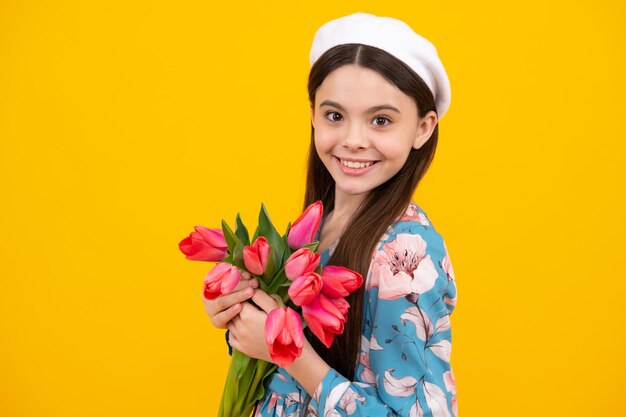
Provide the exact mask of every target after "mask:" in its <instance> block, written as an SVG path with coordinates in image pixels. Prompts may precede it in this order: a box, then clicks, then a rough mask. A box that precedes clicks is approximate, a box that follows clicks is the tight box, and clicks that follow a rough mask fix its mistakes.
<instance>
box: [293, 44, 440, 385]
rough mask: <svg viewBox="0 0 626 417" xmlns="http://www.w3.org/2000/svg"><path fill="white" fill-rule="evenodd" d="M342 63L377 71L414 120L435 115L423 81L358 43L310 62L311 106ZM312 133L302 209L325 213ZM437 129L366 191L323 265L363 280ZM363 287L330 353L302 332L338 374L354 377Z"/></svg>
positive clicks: (326, 181) (324, 187)
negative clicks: (413, 109) (316, 206)
mask: <svg viewBox="0 0 626 417" xmlns="http://www.w3.org/2000/svg"><path fill="white" fill-rule="evenodd" d="M346 64H356V65H359V66H361V67H364V68H369V69H372V70H374V71H377V72H378V73H379V74H380V75H381V76H383V77H384V78H385V79H387V80H388V81H389V82H391V83H392V84H394V85H396V86H397V87H398V88H399V89H400V90H401V91H402V92H404V93H405V94H407V95H409V96H410V97H413V99H414V100H415V102H416V104H417V108H418V114H419V117H420V118H421V117H424V116H425V115H426V114H427V113H428V112H429V111H435V112H436V108H435V100H434V97H433V94H432V92H431V90H430V89H429V88H428V86H427V84H426V83H425V82H424V80H423V79H422V78H421V77H419V76H418V75H417V74H416V73H415V71H413V70H412V69H411V68H410V67H409V66H408V65H406V64H405V63H404V62H402V61H400V60H399V59H397V58H396V57H394V56H392V55H391V54H389V53H388V52H386V51H384V50H382V49H379V48H376V47H373V46H369V45H363V44H356V43H351V44H342V45H337V46H335V47H333V48H331V49H329V50H328V51H326V52H325V53H324V54H323V55H322V56H321V57H319V59H318V60H317V61H316V62H315V64H314V65H313V67H312V68H311V72H310V73H309V82H308V91H309V100H310V102H311V106H314V105H315V94H316V92H317V89H318V88H319V87H320V85H321V84H322V82H323V81H324V79H325V78H326V77H327V76H328V75H329V74H330V73H331V72H332V71H334V70H336V69H337V68H339V67H341V66H342V65H346ZM314 134H315V129H314V128H313V125H312V124H311V144H310V147H309V156H308V167H307V181H306V191H305V196H304V205H303V207H304V208H306V207H307V206H308V205H309V204H311V203H313V202H315V201H317V200H322V203H323V204H324V211H325V212H326V213H328V212H330V211H331V210H332V209H333V207H334V202H335V180H333V177H332V176H331V175H330V173H329V172H328V170H327V169H326V167H325V166H324V164H323V163H322V161H321V159H320V158H319V156H318V154H317V150H316V148H315V141H314ZM438 136H439V125H438V124H437V126H435V128H434V130H433V133H432V135H431V137H430V138H429V139H428V140H427V141H426V143H425V144H424V145H422V146H421V147H420V148H419V149H415V148H411V151H410V153H409V156H408V158H407V160H406V162H405V164H404V166H403V167H402V168H401V169H400V171H399V172H398V173H397V174H396V175H394V176H393V177H392V178H390V179H389V180H388V181H387V182H385V183H383V184H381V185H379V186H378V187H376V188H374V189H373V190H371V191H370V192H369V193H368V195H367V196H366V197H365V198H364V199H363V201H362V203H361V205H360V206H359V207H358V208H357V210H356V212H355V213H354V215H353V216H352V217H351V219H350V220H349V221H348V225H347V226H346V228H345V230H344V232H343V234H342V236H341V239H340V240H339V243H338V244H337V246H336V247H335V250H334V252H333V255H332V256H331V257H330V259H329V261H328V265H342V266H345V267H347V268H350V269H352V270H355V271H358V272H359V273H360V274H361V275H362V276H363V278H364V279H366V277H367V274H368V270H369V266H370V262H371V260H372V255H373V254H374V250H375V245H376V243H377V242H378V241H379V240H380V238H381V237H382V235H383V234H384V232H385V230H386V229H387V228H388V227H389V226H390V225H391V224H392V223H393V221H394V220H395V219H397V218H398V217H399V216H400V215H401V214H402V212H403V211H404V210H405V209H406V207H407V206H408V205H409V203H410V202H411V198H412V195H413V193H414V191H415V189H416V187H417V184H418V183H419V181H420V180H421V179H422V177H423V176H424V174H425V173H426V170H427V169H428V167H429V166H430V163H431V161H432V159H433V157H434V156H435V150H436V148H437V139H438ZM364 294H365V284H364V285H362V286H361V288H359V290H357V291H356V292H354V293H352V294H350V295H349V296H348V298H347V301H348V302H349V303H350V310H349V313H348V319H347V322H346V324H345V330H344V332H343V334H341V335H339V336H336V337H335V340H334V342H333V344H332V345H331V347H330V349H329V348H326V346H324V345H323V344H322V343H321V342H320V341H319V340H317V338H316V337H315V336H314V335H313V334H312V333H311V331H310V330H309V329H308V328H306V329H305V334H306V336H307V339H308V340H309V341H310V343H311V345H312V346H313V348H314V349H315V351H316V352H317V353H318V354H319V355H320V356H321V357H322V358H323V359H324V360H325V361H326V362H327V363H328V364H329V365H330V366H331V367H333V368H334V369H336V370H337V371H338V372H339V373H340V374H342V375H344V376H345V377H347V378H349V379H353V378H354V373H355V370H356V366H357V363H358V355H359V351H360V343H361V330H362V322H363V303H364V301H363V297H364Z"/></svg>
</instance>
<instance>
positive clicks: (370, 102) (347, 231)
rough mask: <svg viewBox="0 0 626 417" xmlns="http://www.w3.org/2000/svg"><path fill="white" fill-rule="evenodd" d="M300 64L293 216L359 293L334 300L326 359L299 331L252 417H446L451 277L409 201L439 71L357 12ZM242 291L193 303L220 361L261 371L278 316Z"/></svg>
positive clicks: (249, 289) (419, 41) (380, 21)
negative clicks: (307, 223) (218, 334)
mask: <svg viewBox="0 0 626 417" xmlns="http://www.w3.org/2000/svg"><path fill="white" fill-rule="evenodd" d="M311 64H312V68H311V72H310V75H309V85H308V91H309V99H310V104H311V124H312V126H311V127H312V129H311V145H310V149H309V161H308V173H307V184H306V193H305V198H304V207H305V208H306V207H307V206H308V205H309V204H311V203H313V202H314V201H316V200H322V202H323V204H324V208H325V212H326V214H325V215H324V218H323V220H322V225H321V227H320V231H319V232H318V239H319V241H320V244H319V251H320V253H321V254H322V260H321V263H322V265H331V264H332V265H343V266H345V267H348V268H350V269H353V270H356V271H358V272H360V273H361V275H362V276H363V277H364V278H365V282H364V285H363V286H362V287H361V288H360V289H359V290H358V291H356V292H354V293H353V294H351V295H350V296H349V297H348V298H347V301H348V302H349V303H350V312H349V314H348V321H347V322H346V324H345V330H344V333H343V334H341V335H340V336H337V337H335V340H334V343H333V344H332V345H331V347H330V348H329V349H328V348H326V347H325V346H324V345H323V344H322V343H321V342H320V341H319V340H317V338H316V337H315V336H314V335H312V333H310V331H309V329H308V328H307V329H305V335H306V338H305V346H304V348H303V352H302V355H301V356H300V357H299V358H297V359H296V360H295V361H294V362H293V363H292V364H291V365H289V366H287V367H285V368H280V367H279V368H278V369H277V371H276V372H275V373H274V374H272V375H271V376H270V377H269V378H268V381H267V382H266V395H265V397H264V398H263V399H262V400H261V401H259V403H258V404H257V408H256V411H255V416H287V415H288V416H301V415H302V416H303V415H314V416H346V415H355V416H392V415H394V416H395V415H401V416H445V417H452V416H455V417H456V416H458V411H457V400H456V398H457V397H456V384H455V380H454V375H453V373H452V369H451V366H450V352H451V338H452V335H451V328H450V314H451V313H452V310H453V309H454V306H455V305H456V285H455V281H454V272H453V269H452V265H451V263H450V257H449V256H448V253H447V250H446V246H445V243H444V241H443V239H442V237H441V235H440V234H439V233H438V232H437V231H436V230H435V228H434V226H433V225H432V223H431V222H430V220H429V218H428V216H427V215H426V213H425V212H424V211H423V210H422V209H421V208H420V207H419V206H418V205H417V204H416V203H415V202H414V201H413V200H412V195H413V193H414V191H415V189H416V187H417V184H418V182H419V181H420V179H421V178H422V177H423V176H424V174H425V173H426V170H427V169H428V167H429V165H430V162H431V161H432V159H433V156H434V154H435V149H436V147H437V140H438V126H439V125H438V121H439V119H441V117H443V114H444V113H445V112H446V110H447V108H448V106H449V99H450V87H449V82H448V78H447V76H446V72H445V70H444V68H443V65H442V64H441V62H440V60H439V58H438V56H437V52H436V50H435V48H434V46H433V45H432V44H431V43H430V42H428V41H427V40H426V39H424V38H423V37H421V36H420V35H418V34H416V33H415V32H413V30H412V29H411V28H410V27H409V26H408V25H406V24H405V23H403V22H401V21H399V20H396V19H392V18H388V17H378V16H374V15H371V14H366V13H355V14H352V15H349V16H345V17H342V18H339V19H336V20H333V21H331V22H328V23H326V24H325V25H323V26H322V27H321V28H320V29H319V30H318V31H317V33H316V34H315V37H314V41H313V46H312V49H311ZM245 278H246V279H244V280H242V281H241V282H240V283H239V285H238V286H237V287H236V288H235V290H234V291H233V292H232V293H230V294H228V295H224V296H222V297H219V298H217V299H215V300H212V301H209V300H206V299H204V298H203V300H204V303H205V307H206V312H207V314H208V315H209V316H210V317H211V321H212V323H213V324H214V325H215V326H216V327H218V328H222V329H228V330H229V331H228V332H227V340H228V342H229V344H230V345H231V346H232V347H233V348H235V349H237V350H239V351H241V352H243V353H245V354H247V355H249V356H251V357H254V358H259V359H263V360H266V361H268V362H271V358H270V355H269V351H268V347H267V344H266V342H265V336H264V325H265V318H266V317H267V313H268V312H270V311H271V310H272V309H274V308H276V307H277V305H276V302H275V301H274V300H273V299H272V298H271V297H269V296H268V295H267V294H266V293H264V292H263V291H261V290H260V289H258V282H256V280H253V279H250V276H249V275H246V276H245ZM250 298H251V299H252V301H254V303H255V304H256V305H257V306H259V307H260V308H261V309H259V308H257V307H256V306H254V305H253V304H252V303H250V302H248V301H246V300H248V299H250Z"/></svg>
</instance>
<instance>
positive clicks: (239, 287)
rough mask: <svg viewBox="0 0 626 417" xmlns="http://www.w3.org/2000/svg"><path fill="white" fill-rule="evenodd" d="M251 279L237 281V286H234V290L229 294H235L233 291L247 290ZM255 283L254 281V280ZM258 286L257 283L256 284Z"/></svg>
mask: <svg viewBox="0 0 626 417" xmlns="http://www.w3.org/2000/svg"><path fill="white" fill-rule="evenodd" d="M251 281H252V280H251V279H244V278H243V277H242V278H241V279H240V280H239V282H238V283H237V285H236V286H235V288H233V290H232V291H231V293H233V292H235V291H241V290H243V289H244V288H248V287H250V286H251ZM254 281H256V279H255V280H254ZM257 285H258V283H257Z"/></svg>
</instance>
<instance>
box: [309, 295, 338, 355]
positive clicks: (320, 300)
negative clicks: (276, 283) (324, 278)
mask: <svg viewBox="0 0 626 417" xmlns="http://www.w3.org/2000/svg"><path fill="white" fill-rule="evenodd" d="M302 316H303V317H304V320H305V321H306V322H307V324H308V325H309V329H311V332H312V333H313V334H314V335H315V336H317V338H318V339H319V340H320V341H321V342H322V343H323V344H324V345H325V346H326V347H328V348H329V347H330V346H331V345H332V344H333V340H334V337H335V335H336V334H341V333H343V328H344V323H345V321H346V319H345V316H344V314H343V313H342V311H341V310H339V308H337V306H336V305H335V303H333V301H332V300H331V299H330V298H328V297H327V296H325V295H324V294H323V293H321V292H320V293H319V294H318V295H317V296H316V297H315V298H314V299H313V301H311V302H310V303H309V304H305V305H303V306H302Z"/></svg>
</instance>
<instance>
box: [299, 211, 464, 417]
mask: <svg viewBox="0 0 626 417" xmlns="http://www.w3.org/2000/svg"><path fill="white" fill-rule="evenodd" d="M365 297H366V298H365V302H366V304H368V305H367V306H366V308H365V318H364V327H363V337H362V342H361V354H360V360H359V364H358V366H357V371H356V375H355V378H354V381H351V380H349V379H347V378H346V377H344V376H343V375H340V374H339V373H338V372H337V371H336V370H335V369H330V370H329V371H328V373H327V374H326V376H325V377H324V379H323V380H322V382H321V383H320V385H319V386H318V387H317V389H316V390H315V392H314V395H313V396H312V400H311V403H310V405H309V407H310V408H309V411H310V412H313V414H316V415H317V416H320V417H321V416H411V417H413V416H415V417H418V416H419V417H458V410H457V400H456V383H455V380H454V375H453V373H452V368H451V366H450V354H451V348H452V331H451V327H450V313H452V310H453V309H454V306H455V305H456V286H455V281H454V272H453V270H452V265H451V263H450V259H449V256H448V253H447V249H446V246H445V243H444V242H443V239H442V238H441V236H440V235H439V234H438V233H437V232H436V231H435V230H434V228H432V226H430V224H428V225H425V224H424V223H423V222H420V221H415V220H410V221H399V222H396V223H394V225H392V227H390V228H389V229H388V231H387V233H386V234H385V236H383V239H382V240H381V241H380V242H379V245H378V246H377V250H376V251H375V253H374V256H373V258H372V263H371V265H370V269H369V272H368V279H367V280H366V292H365ZM311 407H312V410H311Z"/></svg>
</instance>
